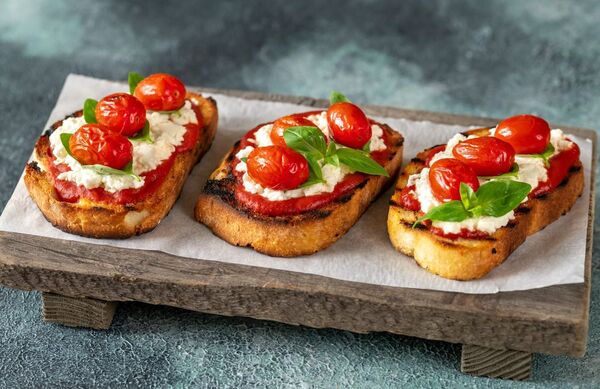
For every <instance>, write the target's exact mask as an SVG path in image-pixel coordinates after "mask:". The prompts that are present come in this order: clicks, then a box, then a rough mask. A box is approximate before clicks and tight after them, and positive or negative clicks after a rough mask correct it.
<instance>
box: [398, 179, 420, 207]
mask: <svg viewBox="0 0 600 389" xmlns="http://www.w3.org/2000/svg"><path fill="white" fill-rule="evenodd" d="M414 190H415V186H414V185H411V186H405V187H404V188H403V189H402V191H401V192H400V205H401V206H402V207H403V208H405V209H408V210H411V211H415V212H416V211H418V210H420V209H421V203H419V200H418V199H417V198H416V197H415V195H414V193H413V191H414Z"/></svg>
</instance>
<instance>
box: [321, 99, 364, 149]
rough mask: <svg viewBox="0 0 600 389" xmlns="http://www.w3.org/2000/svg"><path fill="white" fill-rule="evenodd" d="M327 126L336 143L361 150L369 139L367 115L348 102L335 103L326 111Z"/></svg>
mask: <svg viewBox="0 0 600 389" xmlns="http://www.w3.org/2000/svg"><path fill="white" fill-rule="evenodd" d="M327 124H328V125H329V129H330V130H331V133H332V135H333V139H335V141H336V142H338V143H340V144H342V145H344V146H348V147H352V148H354V149H360V148H362V147H363V146H364V145H365V144H367V142H368V141H369V140H370V139H371V133H372V130H371V123H370V122H369V119H368V118H367V115H365V113H364V112H363V111H362V110H361V109H360V108H359V107H358V106H356V105H354V104H352V103H348V102H341V103H335V104H333V105H331V106H330V107H329V109H328V110H327Z"/></svg>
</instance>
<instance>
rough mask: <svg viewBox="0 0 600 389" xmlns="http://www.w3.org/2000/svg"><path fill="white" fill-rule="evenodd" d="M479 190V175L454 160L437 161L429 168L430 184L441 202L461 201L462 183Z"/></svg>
mask: <svg viewBox="0 0 600 389" xmlns="http://www.w3.org/2000/svg"><path fill="white" fill-rule="evenodd" d="M461 182H464V183H465V184H467V185H469V186H470V187H471V189H473V190H474V191H476V190H477V189H479V180H478V179H477V174H475V171H473V169H471V168H470V167H469V166H467V165H465V164H464V163H462V162H461V161H459V160H457V159H453V158H444V159H439V160H437V161H435V162H434V163H433V164H432V165H431V167H430V168H429V183H430V185H431V191H432V192H433V195H434V196H435V197H436V198H437V199H438V200H439V201H441V202H447V201H451V200H460V183H461Z"/></svg>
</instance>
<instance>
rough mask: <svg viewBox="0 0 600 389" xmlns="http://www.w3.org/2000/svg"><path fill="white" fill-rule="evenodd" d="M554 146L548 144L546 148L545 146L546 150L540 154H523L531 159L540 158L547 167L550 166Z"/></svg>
mask: <svg viewBox="0 0 600 389" xmlns="http://www.w3.org/2000/svg"><path fill="white" fill-rule="evenodd" d="M554 151H555V149H554V146H553V145H552V143H548V146H546V150H544V152H543V153H541V154H525V156H526V157H531V158H541V159H543V160H544V166H546V168H547V167H549V166H550V157H552V155H553V154H554Z"/></svg>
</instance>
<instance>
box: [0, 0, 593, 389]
mask: <svg viewBox="0 0 600 389" xmlns="http://www.w3.org/2000/svg"><path fill="white" fill-rule="evenodd" d="M599 21H600V8H599V5H598V3H597V2H596V1H595V0H586V1H581V0H580V1H577V2H571V1H562V2H561V1H542V0H539V1H486V2H479V1H452V2H451V1H442V0H438V1H427V2H425V1H402V2H400V1H381V2H376V1H356V0H352V1H349V0H346V1H343V2H327V3H326V2H317V1H310V2H299V1H298V2H295V1H285V2H283V1H282V2H277V3H276V2H267V1H254V2H251V1H237V2H227V3H225V2H217V1H201V2H189V3H188V2H185V3H184V2H181V3H180V2H175V1H154V2H143V1H129V2H126V1H117V0H114V1H101V2H100V1H98V2H92V1H75V0H74V1H64V0H61V1H57V0H54V1H53V0H48V1H24V0H2V1H1V2H0V114H1V115H2V116H1V118H2V126H1V127H0V182H1V183H2V187H1V190H0V209H1V208H3V207H4V205H5V204H6V202H7V201H8V198H9V196H10V193H11V191H12V188H13V187H14V186H15V184H16V182H17V179H18V177H19V175H20V172H21V170H22V168H23V166H24V163H25V161H26V159H27V156H28V155H29V152H30V150H31V148H32V145H33V143H34V141H35V138H36V137H37V135H38V134H39V132H40V130H41V128H42V126H43V124H44V122H45V121H46V118H47V116H48V114H49V112H50V110H51V108H52V106H53V104H54V102H55V100H56V98H57V96H58V93H59V91H60V87H61V86H62V84H63V81H64V79H65V77H66V75H67V74H68V73H70V72H76V73H82V74H86V75H91V76H96V77H101V78H108V79H124V78H125V77H126V74H127V72H128V71H130V70H134V69H135V70H138V71H140V72H143V73H149V72H152V71H166V72H172V73H175V74H177V75H180V76H181V77H182V78H183V79H184V81H185V82H186V83H189V84H193V85H203V86H207V87H219V88H234V89H248V90H259V91H266V92H275V93H281V94H293V95H309V96H315V97H325V96H326V95H327V93H328V92H329V91H330V90H331V89H332V88H336V89H339V90H343V91H345V92H346V93H347V94H349V95H350V96H352V98H353V99H354V100H356V101H358V102H369V103H372V104H385V105H395V106H402V107H411V108H420V109H428V110H438V111H446V112H454V113H462V114H474V115H485V116H497V117H502V116H506V115H509V114H513V113H517V112H532V113H537V114H541V115H543V116H545V117H546V118H547V119H549V120H551V121H553V122H560V123H568V124H573V125H579V126H585V127H591V128H597V127H598V125H597V124H598V116H599V115H600V76H599V74H600V63H599V59H600V44H599V37H600V23H599ZM597 231H598V228H596V232H595V234H594V235H595V236H596V240H598V236H597V233H598V232H597ZM582 239H583V237H582ZM593 266H594V276H593V283H594V287H593V290H592V307H591V314H590V336H589V344H588V353H587V355H586V357H585V358H583V359H579V360H577V359H571V358H566V357H551V356H536V358H535V368H534V379H533V381H531V382H528V383H522V384H519V385H522V386H554V387H557V388H562V387H565V386H580V387H594V386H595V387H598V386H600V328H599V325H600V269H599V267H600V258H599V257H598V250H597V249H596V250H594V264H593ZM459 351H460V350H459V347H458V346H456V345H450V344H445V343H442V342H432V341H424V340H419V339H413V338H407V337H402V336H395V335H389V334H370V335H355V334H351V333H348V332H343V331H334V330H314V329H308V328H298V327H292V326H287V325H281V324H276V323H267V322H259V321H255V320H249V319H242V318H223V317H218V316H212V315H204V314H199V313H192V312H186V311H183V310H177V309H172V308H165V307H154V306H148V305H143V304H122V305H121V306H120V308H119V311H118V313H117V315H116V319H115V322H114V325H113V327H112V328H111V329H110V330H109V331H104V332H97V331H88V330H80V329H69V328H64V327H61V326H55V325H47V324H43V323H42V322H41V319H40V299H39V296H38V294H37V293H26V292H20V291H14V290H10V289H5V288H0V387H7V388H14V387H41V386H49V387H72V386H77V387H91V386H102V387H115V386H134V387H164V386H169V385H173V386H176V387H185V386H207V387H217V386H218V387H227V386H233V387H240V386H243V387H247V386H259V387H282V386H283V387H313V386H314V387H389V386H405V387H424V388H426V387H436V386H445V387H456V386H473V387H504V386H509V385H515V386H517V384H515V383H509V382H503V381H499V380H491V379H485V378H472V377H469V376H464V375H462V374H460V373H459V372H458V367H459V355H460V352H459Z"/></svg>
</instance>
